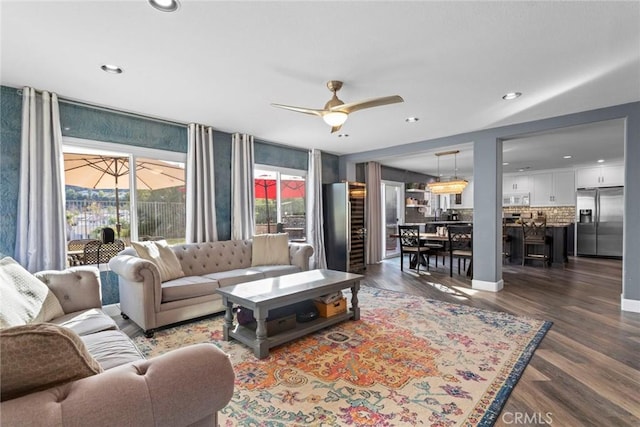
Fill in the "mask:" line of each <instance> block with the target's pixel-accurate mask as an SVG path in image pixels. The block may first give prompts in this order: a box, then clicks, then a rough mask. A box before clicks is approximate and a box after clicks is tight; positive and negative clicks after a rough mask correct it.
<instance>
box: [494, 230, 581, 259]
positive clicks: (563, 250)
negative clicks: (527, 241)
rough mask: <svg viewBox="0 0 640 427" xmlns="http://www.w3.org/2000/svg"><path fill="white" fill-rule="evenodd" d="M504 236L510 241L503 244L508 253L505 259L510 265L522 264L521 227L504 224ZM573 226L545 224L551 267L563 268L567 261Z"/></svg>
mask: <svg viewBox="0 0 640 427" xmlns="http://www.w3.org/2000/svg"><path fill="white" fill-rule="evenodd" d="M505 227H506V231H505V232H506V234H507V235H508V236H509V238H510V241H508V242H505V243H504V245H505V247H504V251H505V252H507V253H509V254H510V256H509V257H508V258H507V259H508V262H509V263H511V264H516V263H517V264H521V263H522V225H521V224H506V226H505ZM573 227H574V225H573V224H566V223H562V224H556V223H547V236H548V238H549V239H550V245H551V253H550V257H551V266H552V267H564V265H565V264H566V263H567V262H568V261H569V257H568V255H569V248H570V247H573V245H572V241H571V240H570V239H573ZM538 264H539V263H538Z"/></svg>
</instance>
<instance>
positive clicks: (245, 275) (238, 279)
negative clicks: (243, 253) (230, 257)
mask: <svg viewBox="0 0 640 427" xmlns="http://www.w3.org/2000/svg"><path fill="white" fill-rule="evenodd" d="M203 277H206V278H208V279H213V280H217V281H218V283H220V287H224V286H233V285H237V284H238V283H244V282H251V281H254V280H260V279H264V277H265V276H264V273H262V272H261V271H259V270H257V269H255V268H237V269H235V270H229V271H220V272H218V273H211V274H205V275H204V276H203Z"/></svg>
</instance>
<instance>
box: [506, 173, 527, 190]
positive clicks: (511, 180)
mask: <svg viewBox="0 0 640 427" xmlns="http://www.w3.org/2000/svg"><path fill="white" fill-rule="evenodd" d="M529 191H531V187H530V185H529V175H526V174H522V175H503V176H502V193H503V194H508V193H527V192H529Z"/></svg>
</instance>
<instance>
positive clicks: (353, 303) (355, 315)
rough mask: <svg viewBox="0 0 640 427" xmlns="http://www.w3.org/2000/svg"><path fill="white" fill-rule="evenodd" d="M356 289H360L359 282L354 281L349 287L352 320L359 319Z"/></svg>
mask: <svg viewBox="0 0 640 427" xmlns="http://www.w3.org/2000/svg"><path fill="white" fill-rule="evenodd" d="M358 290H360V282H356V283H354V284H353V286H352V287H351V311H353V320H360V307H358Z"/></svg>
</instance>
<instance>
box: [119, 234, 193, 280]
mask: <svg viewBox="0 0 640 427" xmlns="http://www.w3.org/2000/svg"><path fill="white" fill-rule="evenodd" d="M131 246H133V248H134V249H135V250H136V253H137V254H138V256H139V257H140V258H144V259H146V260H149V261H151V262H152V263H154V264H155V265H156V267H158V271H159V272H160V280H161V281H162V282H166V281H167V280H173V279H177V278H179V277H183V276H184V271H182V266H181V265H180V261H178V258H177V257H176V254H175V253H174V252H173V251H172V250H171V248H170V247H169V245H167V242H165V241H164V240H159V241H149V242H131Z"/></svg>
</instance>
